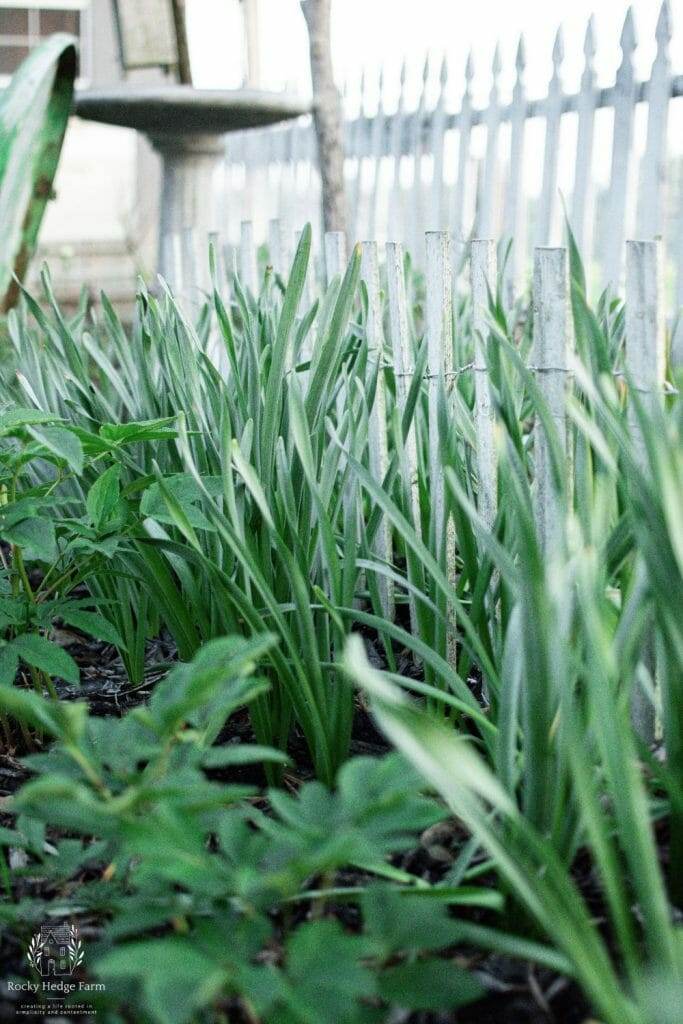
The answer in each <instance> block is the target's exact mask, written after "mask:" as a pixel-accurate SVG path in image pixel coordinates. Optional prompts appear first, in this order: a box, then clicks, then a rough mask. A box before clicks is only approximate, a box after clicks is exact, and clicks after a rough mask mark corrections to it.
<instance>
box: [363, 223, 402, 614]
mask: <svg viewBox="0 0 683 1024" xmlns="http://www.w3.org/2000/svg"><path fill="white" fill-rule="evenodd" d="M360 273H361V280H362V281H363V282H364V284H365V287H366V288H367V292H368V317H367V322H366V325H365V329H366V343H367V348H368V368H369V371H370V379H373V378H374V379H375V380H376V385H375V397H374V401H373V403H372V408H371V409H370V421H369V424H368V449H369V460H370V473H371V474H372V476H373V478H374V479H375V481H376V482H377V483H378V484H381V483H382V481H383V480H384V477H385V475H386V472H387V469H388V468H389V445H388V438H387V416H386V392H385V386H384V337H383V331H382V310H381V304H380V290H379V259H378V252H377V242H362V243H361V269H360ZM373 553H374V554H375V555H376V556H377V558H378V559H379V560H380V561H381V562H385V563H387V564H390V563H391V525H390V523H389V520H388V519H387V518H386V516H382V520H381V522H380V525H379V529H378V530H377V533H376V535H375V538H374V542H373ZM378 586H379V595H380V602H381V605H382V612H383V614H384V615H385V616H386V617H387V618H389V619H392V618H393V616H394V585H393V582H392V581H391V580H390V579H388V577H386V576H384V575H380V576H379V581H378Z"/></svg>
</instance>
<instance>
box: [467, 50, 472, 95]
mask: <svg viewBox="0 0 683 1024" xmlns="http://www.w3.org/2000/svg"><path fill="white" fill-rule="evenodd" d="M473 78H474V57H473V56H472V51H471V50H470V52H469V53H468V54H467V61H466V62H465V83H466V85H465V92H469V91H470V85H471V83H472V79H473Z"/></svg>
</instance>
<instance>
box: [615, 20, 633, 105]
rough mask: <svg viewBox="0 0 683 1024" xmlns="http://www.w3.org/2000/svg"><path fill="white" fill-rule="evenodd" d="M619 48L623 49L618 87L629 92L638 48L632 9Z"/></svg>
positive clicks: (618, 74) (625, 22)
mask: <svg viewBox="0 0 683 1024" xmlns="http://www.w3.org/2000/svg"><path fill="white" fill-rule="evenodd" d="M619 46H620V47H621V63H620V65H619V70H618V71H617V79H616V80H617V85H619V86H621V88H622V89H626V90H628V89H629V88H630V86H631V83H632V82H633V78H634V74H635V71H634V67H633V54H634V52H635V49H636V46H637V39H636V26H635V21H634V18H633V8H632V7H629V9H628V10H627V12H626V17H625V18H624V26H623V28H622V30H621V36H620V37H619Z"/></svg>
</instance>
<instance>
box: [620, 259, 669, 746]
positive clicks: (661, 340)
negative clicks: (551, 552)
mask: <svg viewBox="0 0 683 1024" xmlns="http://www.w3.org/2000/svg"><path fill="white" fill-rule="evenodd" d="M660 281H661V261H660V251H659V246H658V244H657V242H653V241H643V242H641V241H628V242H627V243H626V344H625V369H626V373H627V375H628V378H629V387H630V388H635V389H636V391H637V397H638V400H639V401H640V402H641V404H642V405H643V407H644V409H645V410H646V411H648V410H653V409H655V408H656V407H657V406H658V405H659V404H660V403H661V402H662V396H663V392H664V374H665V363H666V340H665V332H664V317H663V315H662V312H661V308H660V302H661V286H660ZM628 421H629V429H630V432H631V437H632V440H633V447H634V453H635V456H636V459H637V460H638V462H639V463H640V465H641V466H642V467H643V468H644V469H647V467H648V463H649V459H648V455H647V449H646V446H645V440H644V438H643V435H642V431H641V428H640V422H639V420H638V416H637V413H636V410H635V404H634V402H633V401H630V402H629V406H628ZM643 663H644V665H645V667H646V669H647V670H648V671H649V673H650V677H651V678H652V680H653V682H654V681H656V676H657V671H656V654H655V650H654V644H653V640H652V637H649V638H646V640H645V644H644V650H643ZM631 720H632V722H633V726H634V728H635V729H636V731H637V732H638V734H639V735H640V737H641V738H642V739H643V740H644V741H645V742H648V743H649V742H652V740H653V739H654V737H655V711H654V708H653V706H652V703H651V701H650V700H649V699H648V697H647V695H646V694H645V693H644V692H643V690H642V688H641V686H640V685H639V684H636V686H635V687H634V691H633V694H632V697H631Z"/></svg>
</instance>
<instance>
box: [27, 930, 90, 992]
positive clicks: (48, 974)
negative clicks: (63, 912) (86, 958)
mask: <svg viewBox="0 0 683 1024" xmlns="http://www.w3.org/2000/svg"><path fill="white" fill-rule="evenodd" d="M26 959H27V960H28V962H29V964H30V965H31V967H33V968H34V970H36V971H38V973H39V974H40V976H41V977H42V978H68V977H70V976H71V975H72V974H73V973H74V971H75V970H76V968H77V967H80V965H81V964H82V963H83V943H82V942H81V939H80V937H79V934H78V928H77V927H76V925H74V924H52V923H50V924H44V925H41V928H40V931H39V932H36V934H35V935H34V936H33V938H32V939H31V941H30V943H29V947H28V950H27V951H26Z"/></svg>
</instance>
